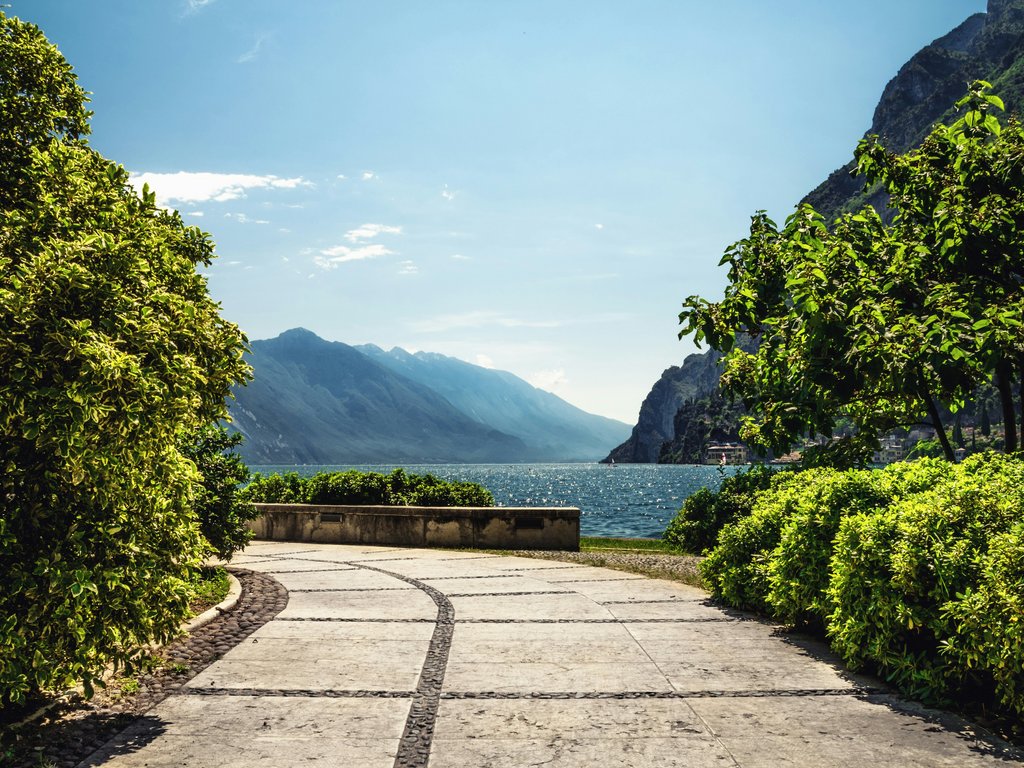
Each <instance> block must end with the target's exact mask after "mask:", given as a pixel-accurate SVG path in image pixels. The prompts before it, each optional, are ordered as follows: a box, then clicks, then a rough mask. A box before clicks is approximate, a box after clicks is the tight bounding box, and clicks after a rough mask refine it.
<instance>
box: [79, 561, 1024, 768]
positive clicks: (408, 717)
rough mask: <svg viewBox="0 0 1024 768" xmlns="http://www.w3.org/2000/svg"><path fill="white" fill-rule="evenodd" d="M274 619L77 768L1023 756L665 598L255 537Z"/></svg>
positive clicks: (498, 566)
mask: <svg viewBox="0 0 1024 768" xmlns="http://www.w3.org/2000/svg"><path fill="white" fill-rule="evenodd" d="M235 564H237V565H239V566H244V567H246V568H251V569H254V570H258V571H262V572H264V573H267V574H270V575H272V576H273V577H274V578H276V579H278V580H279V581H280V582H281V583H282V584H283V585H284V586H285V587H286V588H287V589H288V592H289V600H288V606H287V608H285V610H284V611H282V612H281V613H280V614H278V616H277V617H276V618H275V619H274V620H272V621H270V622H269V623H267V624H266V625H264V626H263V627H262V628H260V629H259V630H257V631H256V632H255V633H254V634H253V635H251V637H249V638H248V639H246V640H245V641H244V642H243V643H242V644H241V645H239V646H237V647H235V648H234V649H233V650H231V651H229V652H228V653H227V654H226V655H225V656H224V657H223V658H222V659H221V660H220V661H217V662H215V663H214V664H213V665H211V666H209V667H208V668H206V669H205V670H204V671H203V672H201V673H200V674H199V675H198V676H197V677H195V678H194V679H193V680H192V681H191V682H190V683H189V684H188V686H187V687H186V688H184V689H182V691H181V692H179V693H177V694H176V695H173V696H171V697H170V698H168V699H166V700H165V701H164V702H163V703H161V704H159V705H157V706H156V707H155V708H154V709H153V710H151V711H150V712H149V714H148V716H147V717H145V718H143V719H142V720H141V721H140V722H139V723H138V724H137V725H136V726H133V727H132V728H131V729H129V730H128V731H126V732H125V733H123V734H122V735H121V736H120V737H118V739H116V740H115V741H114V742H112V743H111V744H110V745H109V746H108V747H107V748H106V749H104V750H103V751H102V752H101V753H100V754H97V755H95V756H94V757H93V758H92V759H90V760H88V761H86V762H85V763H83V766H85V765H88V766H99V765H104V766H111V767H112V768H114V767H116V768H129V767H133V768H134V767H135V766H147V767H148V768H161V767H163V766H167V767H168V768H169V767H170V766H174V768H179V767H180V766H192V767H196V768H213V767H214V766H231V767H232V768H233V767H235V766H238V767H239V768H242V767H243V766H244V767H245V768H251V767H252V766H261V765H265V766H273V768H287V767H288V766H309V765H324V766H345V767H346V768H348V767H352V768H357V767H361V766H382V767H384V766H425V765H427V764H428V762H429V765H430V766H431V767H432V768H455V767H456V766H458V767H459V768H484V767H486V766H516V767H518V766H587V768H594V767H595V766H630V767H631V768H632V767H639V766H658V768H664V767H667V766H690V767H695V766H697V767H699V766H743V767H744V768H748V767H751V766H773V767H774V766H801V768H809V767H810V766H856V767H857V768H865V767H866V766H872V767H874V766H900V768H907V766H928V767H929V768H934V767H935V766H958V767H962V766H987V765H997V764H998V765H1007V764H1011V763H1017V762H1019V761H1024V760H1022V757H1021V755H1019V754H1016V753H1014V754H1009V753H1005V752H1000V747H999V745H998V744H997V743H995V742H992V741H988V740H986V739H985V738H984V737H979V736H977V735H974V734H972V733H971V731H970V729H969V728H967V727H966V726H965V725H964V724H963V723H962V722H961V721H959V720H957V719H956V718H953V717H951V716H948V715H937V714H936V713H934V712H929V711H927V710H921V709H918V708H915V707H913V706H912V705H909V704H907V703H905V702H903V701H902V700H900V699H898V698H897V697H893V696H889V695H886V694H885V693H883V692H879V691H880V685H879V684H878V683H877V681H873V680H870V679H857V678H853V677H851V676H849V675H846V674H844V673H843V672H842V670H841V669H840V668H839V667H838V666H837V665H836V664H835V663H834V662H833V660H832V659H831V658H830V657H829V655H828V654H827V652H826V650H825V649H824V648H823V647H822V646H819V645H817V644H814V643H809V642H804V641H799V640H794V639H792V638H789V637H787V636H786V635H785V634H784V633H781V632H779V631H778V630H777V629H776V628H774V627H772V626H770V625H766V624H763V623H760V622H757V621H752V620H749V619H747V618H746V617H743V616H740V615H736V614H732V613H730V612H727V611H723V610H722V609H720V608H717V607H714V606H712V605H710V604H708V603H707V602H706V599H705V595H704V593H702V592H700V591H699V590H696V589H694V588H691V587H686V586H684V585H680V584H677V583H673V582H666V581H658V580H653V579H647V578H644V577H640V576H633V575H630V574H625V573H622V572H619V571H611V570H606V569H601V568H593V567H589V566H581V565H573V564H569V563H560V562H553V561H542V560H531V559H525V558H517V557H500V556H491V555H481V554H470V553H458V552H443V551H430V550H397V549H387V548H381V547H378V548H373V547H355V546H335V545H315V544H285V543H273V542H255V543H253V544H252V545H250V546H249V548H248V549H247V550H246V551H245V552H244V553H243V554H242V555H241V556H239V557H237V558H236V560H235Z"/></svg>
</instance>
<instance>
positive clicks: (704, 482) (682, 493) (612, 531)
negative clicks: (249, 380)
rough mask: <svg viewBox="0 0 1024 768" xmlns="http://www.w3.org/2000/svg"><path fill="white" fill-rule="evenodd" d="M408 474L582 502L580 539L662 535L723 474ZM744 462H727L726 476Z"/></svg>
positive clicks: (512, 495)
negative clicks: (697, 494)
mask: <svg viewBox="0 0 1024 768" xmlns="http://www.w3.org/2000/svg"><path fill="white" fill-rule="evenodd" d="M397 466H399V465H397V464H362V465H346V466H341V465H319V464H303V465H299V466H279V465H273V466H270V465H263V466H260V465H251V466H250V467H249V468H250V469H251V470H252V471H253V472H260V473H261V474H264V475H266V474H270V473H273V472H280V473H284V472H297V473H298V474H300V475H312V474H315V473H317V472H334V471H341V470H345V469H359V470H362V471H373V472H384V473H387V472H390V471H391V470H392V469H395V468H396V467H397ZM401 466H402V467H403V468H404V469H405V470H406V471H408V472H410V473H413V474H417V475H421V474H428V473H429V474H432V475H434V476H436V477H439V478H441V479H443V480H463V481H470V482H474V483H480V484H481V485H483V486H484V487H485V488H487V489H488V490H489V491H490V492H491V493H492V494H494V500H495V502H496V503H497V504H498V506H502V507H579V509H580V533H581V535H583V536H623V537H628V538H657V537H660V536H661V534H662V532H663V531H664V530H665V527H666V526H667V525H668V524H669V522H670V521H671V520H672V518H673V517H675V514H676V512H678V511H679V508H680V507H681V506H682V505H683V501H684V500H685V499H686V497H687V496H689V495H690V494H692V493H694V492H696V491H697V490H699V489H700V488H717V487H718V484H719V483H720V482H721V480H722V477H723V475H722V471H721V470H719V468H718V467H714V466H700V465H679V464H616V465H615V466H609V465H607V464H405V465H401ZM737 469H739V467H725V468H724V471H725V473H726V474H727V475H731V474H734V473H735V472H736V470H737Z"/></svg>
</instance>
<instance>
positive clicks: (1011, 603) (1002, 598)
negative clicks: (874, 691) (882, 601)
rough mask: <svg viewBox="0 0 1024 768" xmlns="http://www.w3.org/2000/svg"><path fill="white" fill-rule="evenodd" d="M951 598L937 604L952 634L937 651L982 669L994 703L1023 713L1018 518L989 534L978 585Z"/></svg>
mask: <svg viewBox="0 0 1024 768" xmlns="http://www.w3.org/2000/svg"><path fill="white" fill-rule="evenodd" d="M957 597H958V599H957V600H955V601H951V602H950V603H948V604H947V605H946V606H945V607H944V608H943V616H942V618H943V619H944V620H946V621H949V622H951V626H952V628H953V635H952V637H950V638H949V639H948V640H947V641H946V642H945V645H944V646H943V647H942V649H941V651H942V653H943V654H945V655H946V656H947V658H948V659H949V660H950V661H951V662H952V663H954V664H956V665H957V666H958V667H959V668H961V669H965V670H969V671H970V672H972V673H978V672H982V671H984V673H985V674H987V675H989V676H990V677H991V682H992V685H993V688H994V690H995V693H996V695H997V696H998V697H999V700H1000V702H1001V703H1002V704H1003V705H1004V706H1006V707H1008V708H1010V709H1012V710H1013V711H1015V712H1016V713H1017V715H1018V716H1022V717H1024V521H1022V522H1018V523H1016V524H1015V525H1014V526H1013V527H1012V528H1011V529H1010V530H1009V531H1008V532H1006V533H1003V534H999V535H997V536H994V537H993V538H992V541H991V542H990V544H989V549H988V553H987V554H986V556H985V558H984V561H983V562H982V564H981V579H980V581H979V583H978V584H977V586H976V587H973V588H972V587H968V588H967V590H966V591H964V592H963V593H962V594H961V595H958V596H957Z"/></svg>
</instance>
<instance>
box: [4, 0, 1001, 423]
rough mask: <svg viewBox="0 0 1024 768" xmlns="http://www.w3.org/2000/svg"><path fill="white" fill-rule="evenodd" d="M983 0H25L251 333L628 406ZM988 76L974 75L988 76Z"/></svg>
mask: <svg viewBox="0 0 1024 768" xmlns="http://www.w3.org/2000/svg"><path fill="white" fill-rule="evenodd" d="M984 10H985V2H984V0H857V2H850V1H847V0H772V2H765V0H717V1H715V2H707V1H705V0H701V1H699V2H698V0H629V2H626V0H620V1H615V2H613V1H612V0H372V1H367V0H291V1H290V2H286V3H284V2H280V0H276V1H275V2H269V1H268V0H90V2H81V0H7V8H6V12H7V13H8V14H10V15H15V16H18V17H20V18H22V19H24V20H26V21H30V22H32V23H34V24H37V25H38V26H39V27H40V28H41V29H42V30H43V32H44V33H45V34H46V36H47V37H48V38H49V39H50V41H51V42H53V43H55V44H56V45H57V46H58V47H59V48H60V50H61V51H62V53H63V54H64V56H65V57H66V58H67V59H68V61H70V63H71V64H72V66H73V67H74V69H75V72H76V73H77V75H78V78H79V82H80V84H81V85H82V86H83V87H84V88H85V89H86V90H87V91H89V92H91V94H92V96H91V105H90V106H91V109H92V110H93V111H94V116H93V119H92V136H91V138H90V143H91V144H92V146H93V147H94V148H95V149H97V150H98V151H100V152H101V153H102V154H104V155H105V156H106V157H108V158H109V159H111V160H114V161H116V162H118V163H120V164H122V165H123V166H125V168H127V169H128V170H129V171H130V172H131V173H132V178H133V180H134V181H135V183H136V184H138V185H139V186H141V185H142V184H144V183H148V184H149V185H150V187H151V189H153V190H154V191H155V192H156V194H157V198H158V201H159V202H160V203H161V204H162V205H165V206H168V207H172V208H176V209H178V210H179V211H181V213H182V216H183V218H184V219H185V221H186V222H187V223H189V224H194V225H196V226H198V227H200V228H201V229H203V230H204V231H206V232H209V233H210V234H211V236H212V238H213V240H214V242H215V243H216V246H217V248H216V250H217V254H218V257H217V260H216V261H215V262H214V264H213V266H211V267H210V268H208V269H207V270H206V275H207V278H208V281H209V287H210V292H211V295H212V296H213V297H214V298H215V299H216V300H217V301H218V302H220V303H221V305H222V307H223V314H224V316H225V317H226V318H228V319H229V320H231V321H233V322H235V323H237V324H238V325H239V326H241V328H242V329H243V330H244V331H245V332H246V334H247V335H248V337H249V338H250V339H251V340H255V339H265V338H272V337H274V336H276V335H278V334H279V333H281V332H283V331H285V330H288V329H290V328H295V327H304V328H308V329H309V330H311V331H314V332H315V333H317V334H318V335H320V336H322V337H323V338H325V339H329V340H331V341H342V342H345V343H347V344H365V343H373V344H377V345H378V346H381V347H384V348H385V349H387V348H390V347H392V346H400V347H403V348H405V349H407V350H409V351H419V350H425V351H429V352H439V353H442V354H445V355H450V356H453V357H457V358H460V359H462V360H466V361H468V362H471V363H476V364H478V365H483V366H486V367H493V368H497V369H501V370H507V371H511V372H512V373H514V374H516V375H518V376H520V377H522V378H524V379H526V380H527V381H529V382H531V383H532V384H534V385H535V386H538V387H540V388H542V389H546V390H548V391H551V392H554V393H555V394H557V395H559V396H560V397H562V398H564V399H565V400H567V401H569V402H570V403H572V404H574V405H576V406H579V407H580V408H583V409H584V410H587V411H590V412H591V413H597V414H601V415H603V416H608V417H611V418H616V419H619V420H621V421H624V422H627V423H631V424H632V423H635V422H636V418H637V413H638V411H639V409H640V405H641V403H642V401H643V399H644V397H645V396H646V395H647V393H648V392H649V391H650V388H651V386H652V385H653V384H654V383H655V382H656V381H657V379H658V378H659V376H660V375H661V373H662V371H663V370H664V369H665V368H667V367H669V366H671V365H679V364H681V363H682V361H683V359H684V358H685V356H686V355H688V354H691V353H693V352H694V351H695V347H694V345H693V343H692V341H691V340H690V339H688V338H687V339H684V340H680V339H678V338H677V332H678V329H679V326H678V314H679V311H680V309H681V307H682V302H683V300H684V299H685V298H686V297H687V296H690V295H701V296H704V297H706V298H708V299H710V300H715V299H718V298H720V297H721V295H722V291H723V289H724V286H725V282H726V276H725V272H724V270H723V269H722V268H720V267H719V266H718V262H719V259H720V258H721V255H722V253H723V252H724V251H725V249H726V248H727V247H728V246H729V244H731V243H733V242H735V241H736V240H739V239H741V238H742V237H743V236H744V235H745V234H746V233H747V229H748V227H749V223H750V217H751V215H753V214H754V213H755V212H756V211H758V210H767V211H768V213H769V214H770V215H771V216H772V217H774V218H775V219H776V220H777V221H780V222H781V221H782V220H783V219H784V218H785V217H786V216H787V215H788V214H789V213H791V212H792V210H793V207H794V206H795V205H796V204H797V202H798V201H799V200H800V199H801V198H802V197H803V196H804V195H805V194H806V193H807V192H809V191H810V190H811V189H813V188H814V187H815V186H817V185H818V184H819V183H820V182H821V181H822V180H824V179H825V178H826V177H827V176H828V174H829V173H830V172H831V171H833V170H834V169H835V168H837V167H839V166H841V165H843V164H844V163H845V162H846V161H847V160H849V159H850V158H851V157H852V153H853V149H854V147H855V146H856V143H857V140H858V139H859V138H860V136H861V135H862V134H863V133H864V131H866V130H867V129H868V127H869V126H870V123H871V116H872V113H873V111H874V107H875V104H876V103H877V101H878V98H879V96H880V95H881V92H882V89H883V88H884V86H885V84H886V83H887V82H888V81H889V80H890V79H891V78H892V77H893V76H894V75H895V74H896V72H897V71H898V70H899V68H900V66H901V65H902V64H903V63H904V62H906V61H907V60H908V59H909V58H910V57H911V56H912V55H913V54H914V53H915V52H916V51H918V50H919V49H920V48H922V47H923V46H925V45H927V44H928V43H930V42H931V41H932V40H934V39H936V38H937V37H940V36H942V35H943V34H945V33H946V32H948V31H950V30H951V29H953V28H954V27H955V26H956V25H957V24H959V23H960V22H961V21H963V20H964V19H966V18H967V17H968V16H969V15H971V14H972V13H977V12H980V11H984ZM965 86H966V84H965Z"/></svg>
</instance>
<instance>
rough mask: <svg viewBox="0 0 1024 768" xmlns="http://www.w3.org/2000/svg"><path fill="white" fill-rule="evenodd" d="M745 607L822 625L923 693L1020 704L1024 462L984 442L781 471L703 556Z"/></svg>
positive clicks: (721, 592) (721, 590)
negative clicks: (944, 457)
mask: <svg viewBox="0 0 1024 768" xmlns="http://www.w3.org/2000/svg"><path fill="white" fill-rule="evenodd" d="M701 572H702V575H703V577H704V579H705V582H706V584H707V585H708V587H709V588H710V589H711V591H712V592H713V593H714V594H715V596H717V597H718V598H720V599H721V600H723V601H724V602H726V603H728V604H729V605H732V606H734V607H737V608H749V609H755V610H759V611H762V612H764V613H765V614H767V615H769V616H771V617H773V618H775V619H778V620H780V621H783V622H786V623H790V624H811V625H818V626H820V627H821V628H822V629H823V630H824V632H825V634H826V635H827V637H828V639H829V641H830V643H831V645H832V647H833V649H834V650H835V651H836V652H838V653H839V654H840V655H841V656H842V657H843V659H844V660H845V661H846V663H847V664H848V665H849V666H850V667H851V668H853V669H860V668H867V669H869V670H872V671H876V672H878V673H879V674H881V675H882V676H884V677H885V678H886V679H887V680H889V681H890V682H892V683H893V684H894V685H895V686H897V687H898V688H899V689H900V690H902V691H904V692H906V693H909V694H911V695H914V696H916V697H919V698H922V699H924V700H926V701H932V702H942V701H949V700H950V699H952V698H953V697H965V696H966V697H971V698H975V699H979V700H982V701H990V700H992V701H998V702H999V703H1000V704H1001V705H1002V706H1003V707H1006V708H1007V709H1008V710H1009V711H1011V712H1015V713H1017V714H1018V715H1024V642H1022V641H1024V629H1022V626H1021V625H1022V624H1024V461H1021V460H1020V459H1013V458H1008V457H1006V456H1003V455H1001V454H992V453H989V454H979V455H976V456H972V457H970V458H968V459H967V460H966V461H964V462H963V463H962V464H958V465H951V464H948V463H946V462H944V461H940V460H936V459H922V460H920V461H916V462H907V463H902V464H894V465H892V466H890V467H887V468H886V469H883V470H875V471H871V470H849V471H845V472H841V471H836V470H824V469H816V470H808V471H805V472H800V473H793V474H791V475H789V476H788V477H780V478H778V479H776V480H775V481H773V482H772V484H771V487H770V488H769V489H767V490H765V491H763V492H762V493H760V494H758V495H757V497H756V499H755V501H754V503H753V505H752V509H751V512H750V514H749V515H748V516H746V517H743V518H741V519H738V520H736V521H735V522H733V523H731V524H728V525H726V526H725V527H724V528H723V529H722V531H721V533H720V535H719V538H718V543H717V545H716V546H715V548H714V549H712V550H711V552H710V553H709V555H708V557H707V558H706V559H705V560H704V562H703V563H702V565H701Z"/></svg>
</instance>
